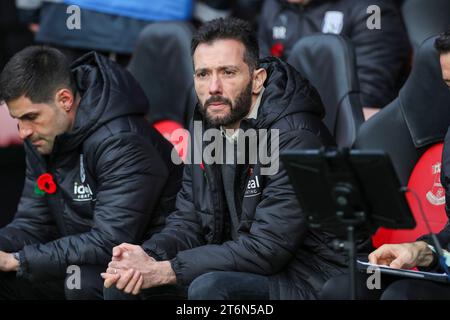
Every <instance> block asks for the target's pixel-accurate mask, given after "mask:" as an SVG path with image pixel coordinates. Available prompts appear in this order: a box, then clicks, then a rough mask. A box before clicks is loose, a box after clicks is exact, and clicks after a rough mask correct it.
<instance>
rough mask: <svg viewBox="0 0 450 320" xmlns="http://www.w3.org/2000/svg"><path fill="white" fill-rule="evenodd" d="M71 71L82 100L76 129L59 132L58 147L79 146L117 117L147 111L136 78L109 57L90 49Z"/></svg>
mask: <svg viewBox="0 0 450 320" xmlns="http://www.w3.org/2000/svg"><path fill="white" fill-rule="evenodd" d="M72 72H73V75H74V78H75V83H76V86H77V89H78V94H80V95H81V101H80V104H79V106H78V110H77V114H76V118H75V124H74V127H73V130H72V131H71V132H69V133H65V134H63V135H61V136H58V146H59V148H64V149H65V150H68V149H74V148H76V147H77V146H78V145H79V144H80V143H82V142H83V141H84V140H85V139H86V138H87V137H88V136H89V135H91V134H92V133H93V132H94V131H96V130H97V129H98V128H100V127H101V126H103V125H104V124H106V123H108V122H109V121H111V120H113V119H115V118H118V117H122V116H128V115H143V116H144V115H145V114H146V113H147V112H148V109H149V108H148V101H147V98H146V96H145V94H144V93H143V91H142V89H141V88H140V86H139V84H138V83H137V81H136V80H135V79H134V78H133V76H132V75H131V74H130V73H129V72H128V71H127V70H125V69H123V68H121V67H120V66H119V65H118V64H116V63H115V62H113V61H111V60H110V59H108V58H106V57H104V56H102V55H99V54H97V53H95V52H90V53H87V54H86V55H84V56H82V57H81V58H79V59H78V60H76V61H75V62H74V63H73V65H72Z"/></svg>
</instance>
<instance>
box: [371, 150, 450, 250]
mask: <svg viewBox="0 0 450 320" xmlns="http://www.w3.org/2000/svg"><path fill="white" fill-rule="evenodd" d="M442 148H443V143H442V142H440V143H437V144H435V145H433V146H432V147H430V148H428V149H427V151H426V152H425V153H424V154H423V155H422V156H421V157H420V159H419V161H418V162H417V163H416V165H415V166H414V169H413V171H412V173H411V176H410V178H409V181H408V189H409V190H411V192H408V193H407V195H406V199H407V201H408V204H409V207H410V208H411V211H412V213H413V215H414V218H415V220H416V227H415V228H414V229H412V230H392V229H385V228H379V229H378V231H377V232H376V234H375V235H374V236H373V237H372V241H373V245H374V246H375V247H379V246H380V245H382V244H385V243H403V242H411V241H415V240H416V239H417V238H419V237H420V236H422V235H424V234H427V233H429V230H428V228H427V226H426V221H424V219H423V215H422V213H421V212H420V205H421V206H422V209H423V212H424V214H425V215H426V219H427V222H428V223H429V225H430V227H431V230H432V231H433V232H439V231H441V230H442V228H443V227H444V226H445V224H446V223H447V220H448V219H447V215H446V213H445V190H444V188H443V186H442V184H441V180H440V174H441V159H442ZM413 193H414V194H413ZM416 196H417V198H416ZM418 201H420V205H419V202H418Z"/></svg>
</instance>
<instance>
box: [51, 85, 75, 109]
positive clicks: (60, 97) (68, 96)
mask: <svg viewBox="0 0 450 320" xmlns="http://www.w3.org/2000/svg"><path fill="white" fill-rule="evenodd" d="M55 102H56V105H58V106H60V107H61V108H62V109H63V110H64V111H66V112H70V110H72V107H73V105H74V102H75V97H74V95H73V93H72V91H70V90H69V89H66V88H63V89H60V90H58V91H57V92H56V94H55Z"/></svg>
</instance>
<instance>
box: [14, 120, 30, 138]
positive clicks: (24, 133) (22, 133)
mask: <svg viewBox="0 0 450 320" xmlns="http://www.w3.org/2000/svg"><path fill="white" fill-rule="evenodd" d="M18 126H19V137H20V139H22V140H25V139H27V138H29V137H30V136H31V135H32V134H33V129H31V128H30V127H27V126H25V125H24V124H23V123H20V122H19V124H18Z"/></svg>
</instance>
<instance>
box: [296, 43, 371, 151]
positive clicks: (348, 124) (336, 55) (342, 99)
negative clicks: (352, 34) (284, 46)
mask: <svg viewBox="0 0 450 320" xmlns="http://www.w3.org/2000/svg"><path fill="white" fill-rule="evenodd" d="M288 62H289V63H290V64H291V65H292V66H294V67H295V68H296V69H297V70H298V71H299V72H300V73H301V74H302V75H303V76H304V77H305V78H307V79H308V80H309V81H310V82H311V84H312V85H313V86H314V87H315V88H316V89H317V91H318V92H319V94H320V97H321V99H322V102H323V104H324V106H325V110H326V115H325V119H324V122H325V124H326V125H327V127H328V129H329V130H330V131H331V133H332V134H333V136H334V138H335V140H336V143H337V145H338V146H340V147H350V146H352V145H353V143H354V141H355V138H356V133H357V130H358V128H359V126H360V125H361V124H362V123H363V121H364V116H363V113H362V105H361V99H360V92H359V82H358V76H357V73H356V62H355V55H354V50H353V47H352V45H351V43H350V42H349V41H348V40H347V39H346V38H344V37H342V36H339V35H335V34H316V35H312V36H308V37H304V38H302V39H301V40H299V41H298V42H297V43H296V44H295V46H294V47H293V49H292V54H291V55H290V57H289V59H288Z"/></svg>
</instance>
